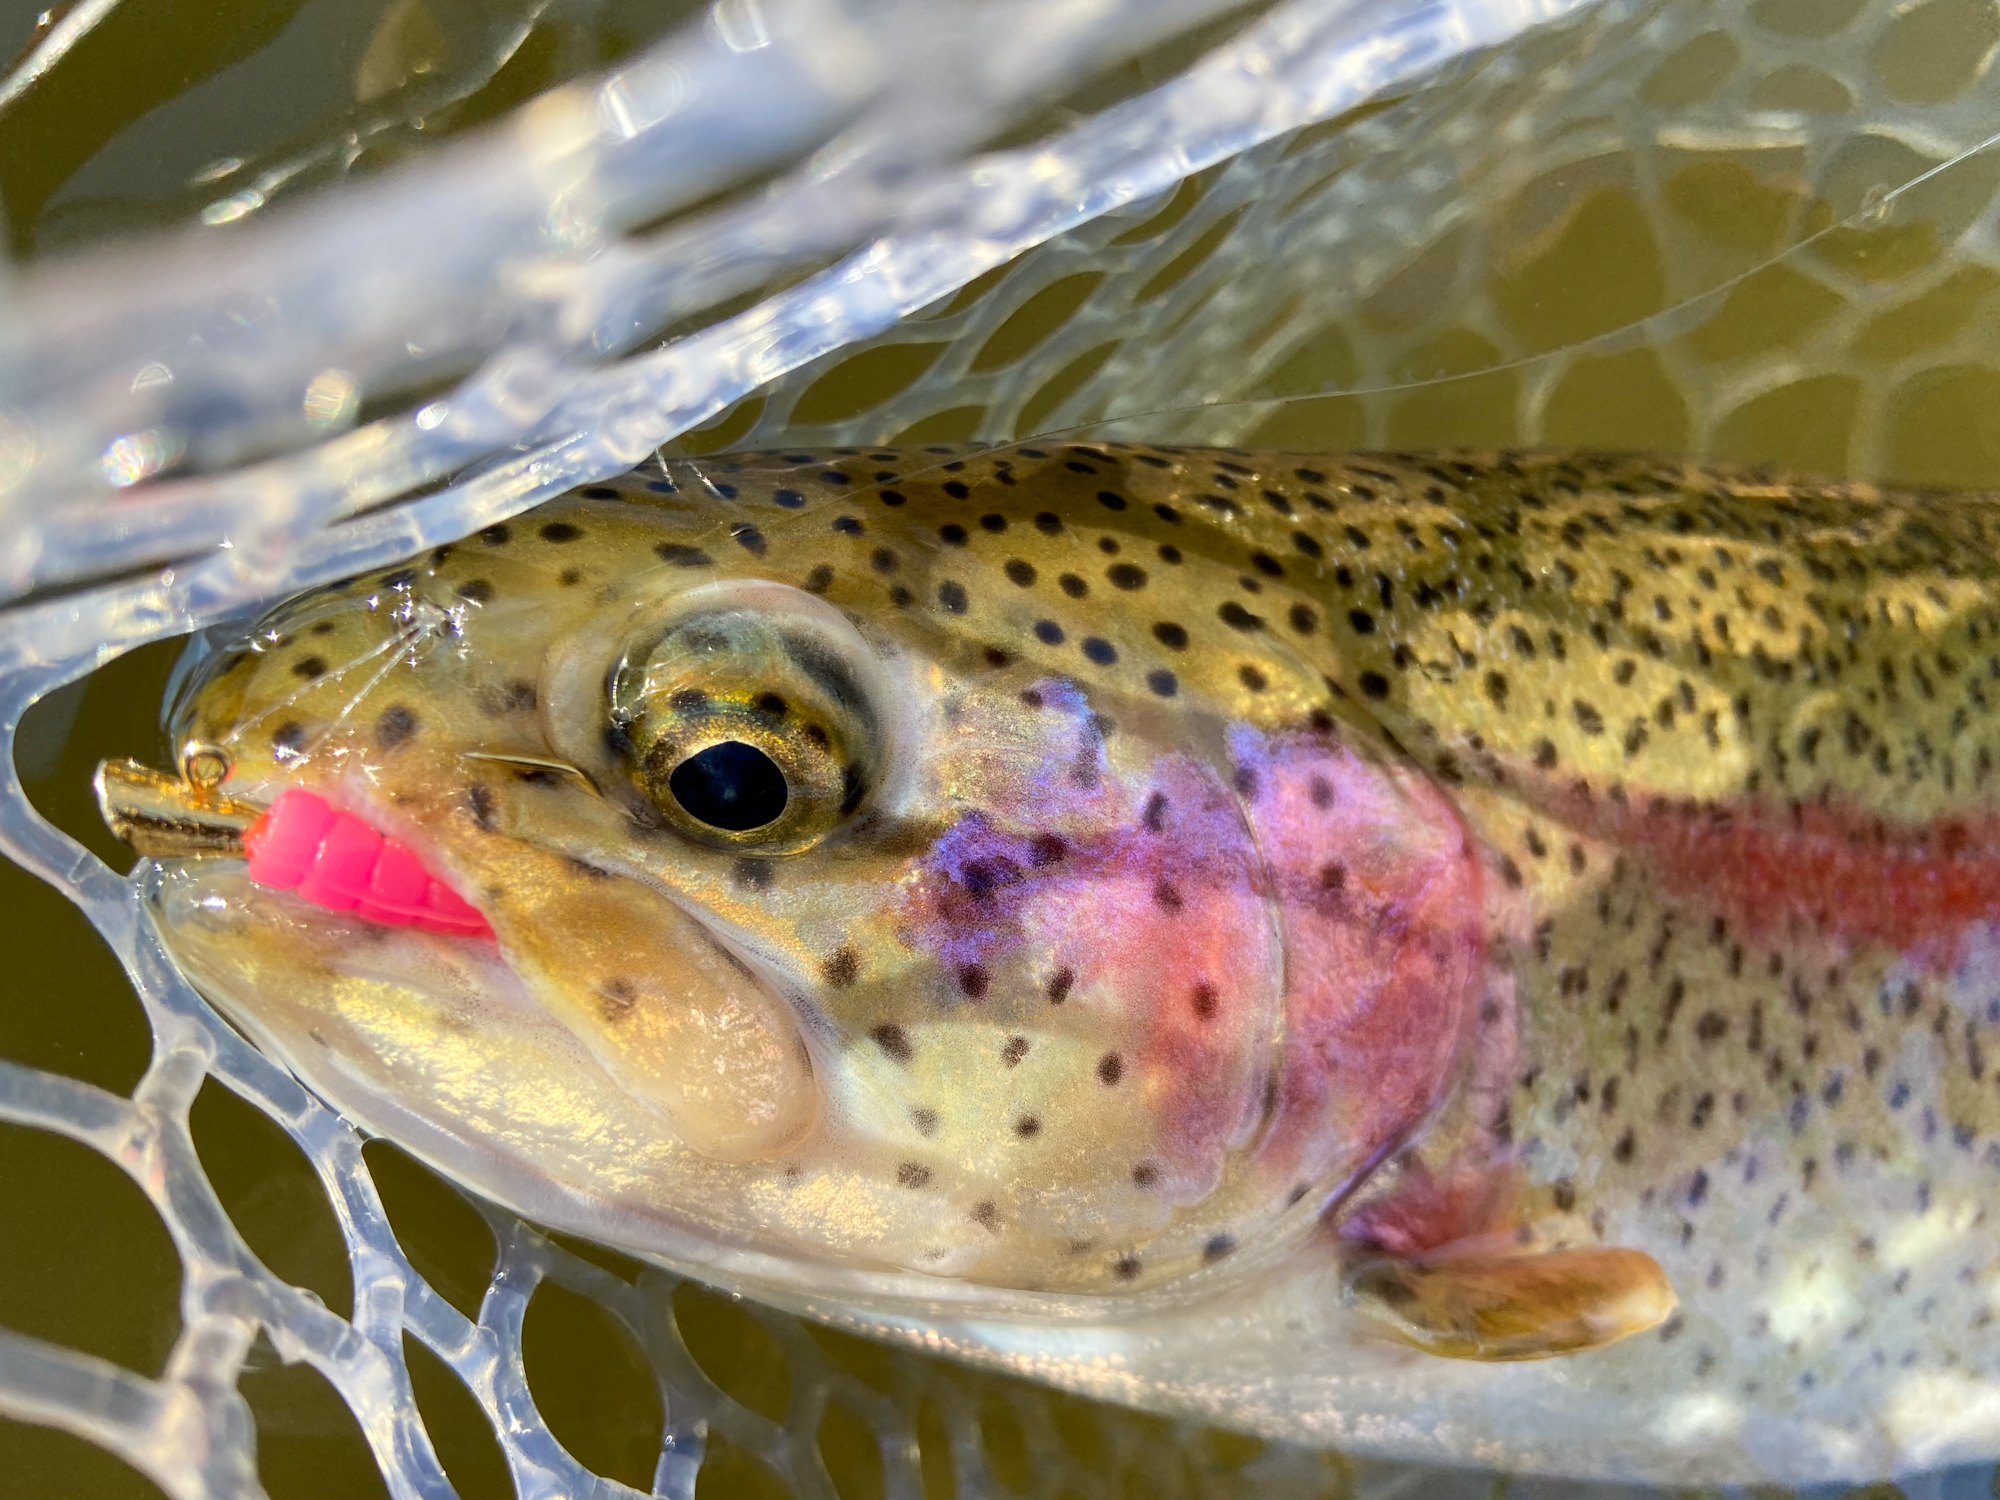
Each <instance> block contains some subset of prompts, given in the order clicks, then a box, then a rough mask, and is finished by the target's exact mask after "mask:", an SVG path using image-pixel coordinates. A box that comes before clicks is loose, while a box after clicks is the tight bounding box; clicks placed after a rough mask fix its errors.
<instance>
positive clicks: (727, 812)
mask: <svg viewBox="0 0 2000 1500" xmlns="http://www.w3.org/2000/svg"><path fill="white" fill-rule="evenodd" d="M667 789H668V790H669V791H671V792H672V793H673V798H674V801H676V802H678V803H679V804H680V805H681V810H682V811H683V812H685V813H686V814H687V815H688V816H689V817H690V818H693V819H694V820H695V821H696V822H698V823H706V824H707V825H708V826H709V827H710V828H720V829H722V830H724V831H725V832H727V833H748V832H750V831H751V830H752V829H754V828H763V827H765V826H767V825H768V824H771V823H775V822H777V821H778V819H779V818H780V817H782V816H783V815H784V811H785V804H786V803H787V802H788V801H790V800H791V792H790V791H789V790H788V789H787V788H786V786H785V773H784V772H783V771H781V770H779V769H778V765H777V762H776V761H774V760H772V759H771V757H770V756H768V755H766V754H765V753H764V752H763V751H762V750H759V749H758V748H757V747H756V746H755V745H746V744H744V743H743V741H741V740H723V741H721V742H720V743H718V744H714V745H710V746H709V747H708V748H707V749H706V750H698V751H696V752H695V753H694V754H693V755H690V756H689V757H688V758H687V759H686V760H684V761H682V762H681V763H680V764H679V765H677V766H675V767H674V769H673V773H672V774H671V775H670V776H668V777H667Z"/></svg>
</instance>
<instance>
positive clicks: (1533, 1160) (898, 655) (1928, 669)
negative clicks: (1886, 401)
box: [102, 444, 2000, 1481]
mask: <svg viewBox="0 0 2000 1500" xmlns="http://www.w3.org/2000/svg"><path fill="white" fill-rule="evenodd" d="M1996 518H2000V511H1996V509H1995V506H1994V504H1993V502H1992V501H1990V500H1988V499H1985V498H1981V497H1970V496H1952V495H1937V494H1896V493H1888V492H1883V491H1878V490H1875V489H1872V488H1869V487H1866V486H1862V485H1853V484H1822V483H1810V482H1804V481H1795V480H1791V479H1783V478H1775V477H1773V476H1770V475H1766V474H1761V473H1755V472H1749V471H1739V470H1727V469H1720V468H1711V467H1704V466H1700V465H1696V464H1691V463H1680V462H1672V461H1657V460H1642V459H1629V458H1595V457H1579V456H1575V455H1569V454H1533V453H1523V454H1503V455H1498V456H1493V455H1486V456H1457V455H1445V456H1441V457H1406V456H1358V457H1356V456H1348V457H1315V456H1307V455H1296V454H1273V453H1251V452H1243V451H1237V450H1223V451H1214V450H1197V449H1173V448H1148V447H1135V446H1125V445H1120V444H1088V445H1076V444H1060V445H1048V446H1043V447H1034V446H1023V447H1015V448H1012V449H1009V450H1004V451H998V452H989V453H974V452H969V451H959V450H951V449H925V450H922V451H920V452H912V451H904V452H868V451H863V450H853V449H842V450H837V451H835V452H832V453H795V454H774V455H764V456H750V457H738V458H732V459H730V460H728V461H721V462H709V461H701V462H691V461H682V462H673V463H668V464H665V465H664V466H660V467H654V468H651V469H648V470H642V471H640V472H638V473H635V474H633V475H631V476H628V477H627V478H625V479H623V480H621V481H618V482H616V483H612V484H606V485H599V486H593V487H591V488H587V489H584V490H581V491H579V492H576V493H574V494H571V495H568V496H566V497H564V498H562V499H561V500H558V501H556V502H554V503H552V504H550V505H548V506H546V507H544V508H542V509H540V510H538V511H536V512H534V513H532V514H530V515H526V516H522V517H520V518H518V519H516V520H513V521H510V522H507V523H506V524H503V525H496V526H491V527H489V528H487V529H486V530H485V531H482V532H480V533H478V534H477V535H475V536H472V537H469V538H467V539H466V540H465V541H463V542H461V543H458V544H456V545H454V546H449V547H442V548H439V549H438V550H437V551H435V552H433V553H432V554H430V555H429V556H428V557H426V558H423V559H421V560H419V561H416V562H412V563H410V564H409V565H407V566H403V567H399V568H396V569H393V570H391V571H387V572H381V573H375V574H371V575H369V576H367V577H363V578H359V579H355V580H353V581H351V582H348V583H344V584H341V585H339V586H337V587H333V588H328V589H325V590H321V591H319V592H315V593H313V594H310V595H307V596H305V597H302V598H299V599H297V600H294V601H292V602H290V603H288V604H286V605H284V606H283V607H282V608H280V609H278V610H276V611H274V612H273V613H272V614H270V615H269V616H268V617H266V618H265V619H264V620H263V621H262V622H260V623H259V624H258V625H257V626H256V627H255V629H254V631H253V632H251V634H250V635H249V636H248V637H247V638H240V639H238V640H236V641H235V642H233V643H227V644H226V645H225V646H223V647H220V648H217V649H214V650H213V651H212V652H211V654H210V655H209V657H208V658H207V659H206V661H205V662H204V663H203V664H202V665H201V666H200V667H199V669H198V670H197V671H196V672H195V673H194V675H193V679H192V684H191V686H190V688H189V689H188V691H187V692H186V694H185V695H184V697H183V700H182V701H181V703H180V704H179V706H178V709H177V711H176V715H175V721H174V722H175V726H176V734H177V737H178V742H179V744H180V746H181V748H182V751H183V754H184V763H185V775H184V778H182V779H175V778H168V777H163V776H160V775H158V774H151V775H149V774H148V773H146V772H144V771H143V770H141V769H139V768H135V767H132V766H129V765H126V766H108V767H107V768H106V770H105V772H104V777H103V781H102V793H103V797H104V800H105V803H106V806H107V810H108V814H109V816H111V818H112V820H113V822H114V826H117V827H118V828H119V829H120V830H121V831H122V832H124V833H125V834H126V835H127V836H128V837H130V838H131V839H132V840H133V842H134V843H135V844H136V845H137V846H138V847H139V848H140V849H141V850H142V852H151V853H155V854H158V855H160V856H162V858H161V859H160V861H159V862H158V863H157V864H154V865H151V866H148V867H146V868H145V871H144V873H143V874H142V879H143V880H144V883H145V889H146V893H147V898H148V901H149V903H150V909H151V911H152V913H153V916H154V919H155V921H156V923H157V925H158V928H159V930H160V932H161V934H162V936H163V938H164V940H165V942H166V943H167V945H168V947H169V949H170V950H171V951H172V953H173V954H174V956H175V957H176V959H177V960H178V962H179V963H180V964H181V965H182V966H183V967H184V968H185V971H186V972H187V974H188V975H189V976H190V977H191V979H192V980H193V981H194V983H195V984H196V985H198V986H199V987H200V988H201V989H202V990H203V991H204V992H205V993H206V994H207V995H208V996H210V997H211V998H212V999H213V1000H214V1002H215V1003H216V1004H217V1005H218V1006H219V1007H220V1008H221V1009H222V1010H223V1011H224V1012H225V1013H226V1014H227V1015H228V1016H229V1017H230V1018H231V1019H232V1020H234V1021H235V1022H236V1023H237V1024H238V1025H240V1026H241V1027H242V1028H243V1029H244V1030H245V1031H246V1032H247V1033H248V1034H250V1035H251V1036H252V1037H253V1038H254V1039H256V1040H257V1041H258V1042H259V1043H260V1044H261V1045H263V1046H264V1047H265V1048H266V1049H267V1050H269V1051H270V1052H271V1053H273V1054H274V1055H276V1056H277V1057H279V1058H281V1059H283V1060H284V1061H285V1062H286V1063H287V1064H288V1065H289V1066H290V1067H291V1068H292V1069H293V1070H294V1071H295V1072H296V1073H297V1074H298V1075H299V1077H300V1078H301V1079H303V1080H304V1081H305V1082H306V1083H307V1084H308V1085H309V1086H311V1087H312V1088H313V1089H315V1090H316V1091H317V1092H318V1093H320V1094H321V1095H323V1096H324V1097H325V1098H326V1099H327V1100H329V1101H330V1102H331V1103H332V1104H334V1105H335V1106H336V1107H338V1108H339V1109H341V1110H342V1111H343V1112H344V1113H346V1114H347V1115H348V1116H350V1117H351V1118H353V1119H354V1120H356V1121H358V1122H360V1123H361V1124H362V1125H364V1126H365V1127H367V1128H368V1129H370V1130H374V1131H378V1132H380V1133H382V1134H385V1135H388V1136H390V1137H393V1138H394V1139H396V1140H397V1141H399V1142H401V1143H402V1144H404V1145H405V1146H407V1147H409V1148H410V1149H411V1150H413V1151H415V1152H417V1153H418V1154H420V1155H421V1156H423V1157H425V1158H426V1159H427V1160H429V1161H430V1162H432V1163H434V1164H435V1165H436V1166H438V1167H439V1168H440V1169H442V1170H443V1171H445V1172H447V1173H449V1174H451V1175H453V1176H454V1177H456V1178H458V1179H459V1180H460V1181H463V1182H465V1183H467V1184H469V1185H471V1186H472V1187H474V1188H475V1189H477V1190H479V1191H480V1192H482V1193H485V1194H488V1195H490V1196H491V1197H493V1198H495V1199H497V1200H499V1201H501V1202H504V1203H506V1204H508V1205H510V1206H511V1207H513V1208H515V1209H517V1210H519V1211H521V1212H523V1213H525V1214H527V1215H530V1216H531V1217H533V1218H535V1219H537V1220H540V1221H542V1222H545V1223H549V1224H552V1225H556V1226H559V1227H561V1228H563V1229H566V1230H570V1231H574V1232H577V1233H580V1234H584V1235H588V1236H592V1237H595V1238H597V1239H600V1240H603V1241H607V1242H610V1243H613V1244H616V1245H619V1246H622V1247H624V1248H626V1249H628V1250H633V1251H637V1252H639V1253H642V1254H646V1255H649V1256H652V1257H654V1258H656V1259H657V1260H659V1261H661V1262H663V1263H665V1264H667V1265H670V1266H672V1267H675V1268H677V1269H680V1270H683V1271H686V1272H689V1273H691V1274H693V1275H696V1276H699V1277H702V1278H704V1279H706V1280H709V1281H711V1282H714V1283H716V1284H719V1285H721V1286H724V1287H728V1288H732V1289H735V1290H739V1291H742V1292H744V1293H746V1294H748V1295H752V1296H755V1297H758V1298H762V1299H765V1300H768V1301H771V1302H773V1303H777V1304H780V1305H783V1306H785V1307H788V1308H791V1309H793V1310H795V1311H799V1312H803V1313H806V1314H808V1315H811V1316H814V1317H818V1318H823V1319H829V1320H833V1321H836V1322H839V1323H842V1324H845V1325H846V1326H849V1327H852V1328H858V1329H862V1330H866V1331H869V1332H873V1333H876V1334H880V1335H885V1336H889V1337H893V1338H900V1339H904V1340H907V1341H910V1342H914V1343H920V1344H922V1345H924V1346H925V1347H929V1348H932V1349H936V1350H941V1351H944V1352H947V1353H952V1354H955V1355H958V1356H960V1357H962V1358H966V1359H971V1360H975V1361H980V1362H983V1363H986V1364H989V1365H994V1366H999V1367H1003V1368H1006V1369H1010V1370H1013V1371H1016V1372H1018V1373H1022V1374H1026V1375H1029V1376H1032V1377H1034V1378H1037V1379H1040V1380H1044V1381H1048V1382H1052V1383H1055V1384H1058V1385H1061V1386H1066V1387H1070V1388H1074V1389H1076V1390H1079V1391H1084V1392H1088V1393H1091V1394H1094V1395H1097V1396H1101V1397H1106V1398H1110V1399H1114V1400H1118V1401H1123V1402H1127V1403H1132V1404H1137V1405H1142V1406H1148V1407H1153V1408H1158V1409H1164V1410H1170V1411H1175V1412H1182V1413H1190V1414H1198V1415H1200V1416H1202V1417H1205V1418H1208V1419H1212V1420H1214V1421H1218V1422H1222V1423H1226V1424H1233V1425H1236V1426H1240V1427H1243V1428H1247V1429H1251V1430H1254V1431H1257V1432H1260V1433H1265V1434H1270V1435H1277V1436H1283V1437H1287V1438H1293V1439H1301V1440H1306V1441H1313V1442H1328V1443H1336V1444H1340V1445H1343V1446H1346V1447H1349V1448H1352V1449H1357V1450H1362V1451H1372V1452H1378V1453H1383V1454H1393V1455H1399V1456H1403V1457H1408V1458H1419V1459H1431V1460H1442V1461H1447V1462H1460V1463H1479V1464H1483V1465H1494V1466H1499V1467H1505V1468H1509V1469H1516V1470H1538V1471H1547V1472H1555V1473H1565V1474H1576V1475H1615V1476H1625V1477H1629V1478H1633V1479H1645V1480H1654V1481H1716V1480H1729V1481H1744V1480H1784V1481H1803V1480H1811V1479H1823V1478H1837V1477H1865V1476H1874V1475H1879V1474H1884V1473H1889V1472H1893V1471H1897V1470H1901V1469H1905V1468H1909V1467H1913V1466H1919V1465H1929V1464H1934V1463H1940V1462H1944V1461H1948V1460H1953V1459H1958V1458H1969V1457H1975V1456H1986V1457H1990V1456H1993V1455H1995V1454H2000V1338H1996V1334H1995V1330H1994V1329H1993V1328H1992V1327H1991V1326H1990V1325H1991V1324H1992V1322H1993V1319H1994V1314H1995V1310H1996V1308H2000V1251H1996V1244H1995V1235H1994V1230H1995V1228H1996V1225H1995V1223H1994V1222H1993V1221H1992V1220H1991V1219H1990V1217H1989V1216H1990V1215H1991V1214H1992V1212H1993V1210H1994V1209H1995V1208H1996V1207H2000V927H1996V925H1995V920H1996V915H2000V817H1996V812H1997V811H2000V777H1996V774H1995V765H1994V746H1995V744H1996V743H2000V719H1996V715H1995V708H1996V706H2000V612H1996V608H1995V606H1996V600H2000V550H1996V547H1995V525H1994V522H1995V520H1996ZM246 854H247V856H248V858H247V862H246V859H245V858H243V857H239V856H243V855H246Z"/></svg>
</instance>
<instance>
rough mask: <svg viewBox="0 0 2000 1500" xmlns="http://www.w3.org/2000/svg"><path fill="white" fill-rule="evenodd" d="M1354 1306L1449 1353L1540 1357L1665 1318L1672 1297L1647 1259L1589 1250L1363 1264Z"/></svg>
mask: <svg viewBox="0 0 2000 1500" xmlns="http://www.w3.org/2000/svg"><path fill="white" fill-rule="evenodd" d="M1347 1296H1348V1300H1349V1301H1350V1303H1351V1304H1352V1305H1353V1306H1354V1307H1355V1309H1356V1310H1357V1311H1360V1312H1364V1313H1366V1314H1367V1315H1368V1316H1369V1317H1371V1318H1374V1319H1376V1320H1377V1321H1378V1322H1380V1323H1381V1324H1383V1325H1384V1327H1386V1328H1387V1329H1388V1330H1389V1331H1390V1332H1391V1333H1393V1334H1394V1335H1395V1336H1396V1337H1397V1338H1399V1339H1401V1340H1402V1341H1403V1342H1405V1343H1408V1344H1414V1345H1415V1346H1416V1347H1417V1348H1419V1349H1423V1350H1426V1351H1428V1352H1429V1353H1432V1354H1439V1355H1443V1356H1445V1357H1446V1358H1448V1359H1483V1360H1511V1359H1547V1358H1550V1357H1551V1356H1553V1355H1558V1354H1576V1353H1580V1352H1582V1351H1583V1350H1586V1349H1598V1348H1602V1347H1603V1346H1604V1345H1606V1344H1612V1343H1616V1342H1617V1341H1618V1340H1619V1339H1622V1338H1624V1337H1626V1336H1627V1335H1629V1334H1634V1333H1641V1332H1643V1331H1644V1330H1646V1329H1648V1328H1652V1327H1655V1326H1656V1325H1658V1324H1660V1323H1662V1322H1664V1321H1665V1320H1666V1318H1667V1315H1668V1314H1669V1313H1671V1312H1672V1311H1673V1310H1674V1307H1675V1304H1676V1303H1677V1301H1678V1300H1679V1299H1677V1298H1676V1297H1675V1296H1674V1289H1673V1288H1672V1287H1671V1286H1670V1285H1668V1283H1667V1277H1666V1273H1665V1272H1663V1271H1662V1270H1661V1269H1660V1267H1659V1263H1658V1262H1657V1261H1655V1260H1654V1259H1653V1258H1652V1256H1650V1255H1647V1254H1645V1253H1643V1252H1642V1251H1638V1250H1620V1249H1608V1248H1602V1247H1593V1248H1589V1249H1577V1250H1545V1251H1541V1252H1539V1253H1531V1254H1524V1255H1494V1254H1478V1253H1475V1254H1465V1255H1451V1254H1449V1253H1440V1254H1435V1255H1431V1256H1426V1257H1423V1258H1421V1259H1398V1258H1394V1257H1381V1258H1376V1259H1370V1260H1366V1261H1362V1262H1360V1263H1358V1264H1357V1265H1355V1266H1354V1267H1353V1268H1352V1269H1351V1270H1350V1271H1349V1272H1348V1276H1347Z"/></svg>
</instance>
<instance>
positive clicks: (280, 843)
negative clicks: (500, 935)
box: [243, 787, 493, 937]
mask: <svg viewBox="0 0 2000 1500" xmlns="http://www.w3.org/2000/svg"><path fill="white" fill-rule="evenodd" d="M243 848H244V852H245V853H246V854H247V855H248V856H249V860H250V878H251V880H253V881H255V882H256V883H257V884H258V885H262V886H269V887H270V888H271V889H272V890H278V891H290V892H292V893H293V894H294V895H296V896H298V897H299V898H300V899H301V900H303V901H310V902H311V903H312V904H313V905H314V906H318V907H323V908H325V909H326V910H327V911H351V912H353V913H354V914H355V915H356V916H357V917H361V918H364V919H365V920H367V921H370V922H379V923H381V924H383V925H384V926H389V927H421V928H423V929H424V930H425V931H427V932H442V933H451V934H455V935H458V936H463V937H479V936H485V935H487V934H490V933H491V932H492V930H493V929H492V928H491V927H489V926H488V925H487V923H486V919H485V918H484V917H482V916H481V915H480V914H479V912H478V911H477V909H475V908H474V907H472V906H470V905H469V904H467V902H466V901H465V899H464V898H463V897H461V896H460V895H459V894H458V892H456V891H454V890H453V889H452V888H451V887H450V886H448V885H446V884H445V883H444V882H443V881H441V880H439V879H438V878H437V877H436V876H434V875H432V874H431V873H430V871H428V870H426V869H425V868H424V863H423V861H422V860H420V859H418V858H417V856H416V855H415V853H413V852H412V851H411V850H410V849H409V847H408V846H407V845H404V844H399V843H397V842H396V840H394V839H392V838H387V837H385V836H384V835H383V834H382V833H381V832H380V830H378V829H375V828H371V827H370V826H369V825H368V824H367V823H365V822H363V821H362V820H361V819H360V818H357V817H355V816H354V814H353V813H349V812H342V811H341V810H340V809H339V808H336V807H335V806H333V804H332V803H330V802H328V801H327V800H326V799H325V798H324V797H321V796H319V795H318V794H316V793H313V792H308V791H305V790H304V789H302V788H299V787H293V788H292V789H290V790H289V791H287V792H285V793H284V794H283V795H281V796H280V797H279V798H278V800H277V801H276V802H274V803H272V804H271V807H270V810H269V811H267V812H266V813H265V814H264V815H263V816H262V817H261V818H259V819H258V820H257V821H256V823H255V824H254V825H252V827H251V828H250V830H249V832H247V833H246V834H244V836H243Z"/></svg>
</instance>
